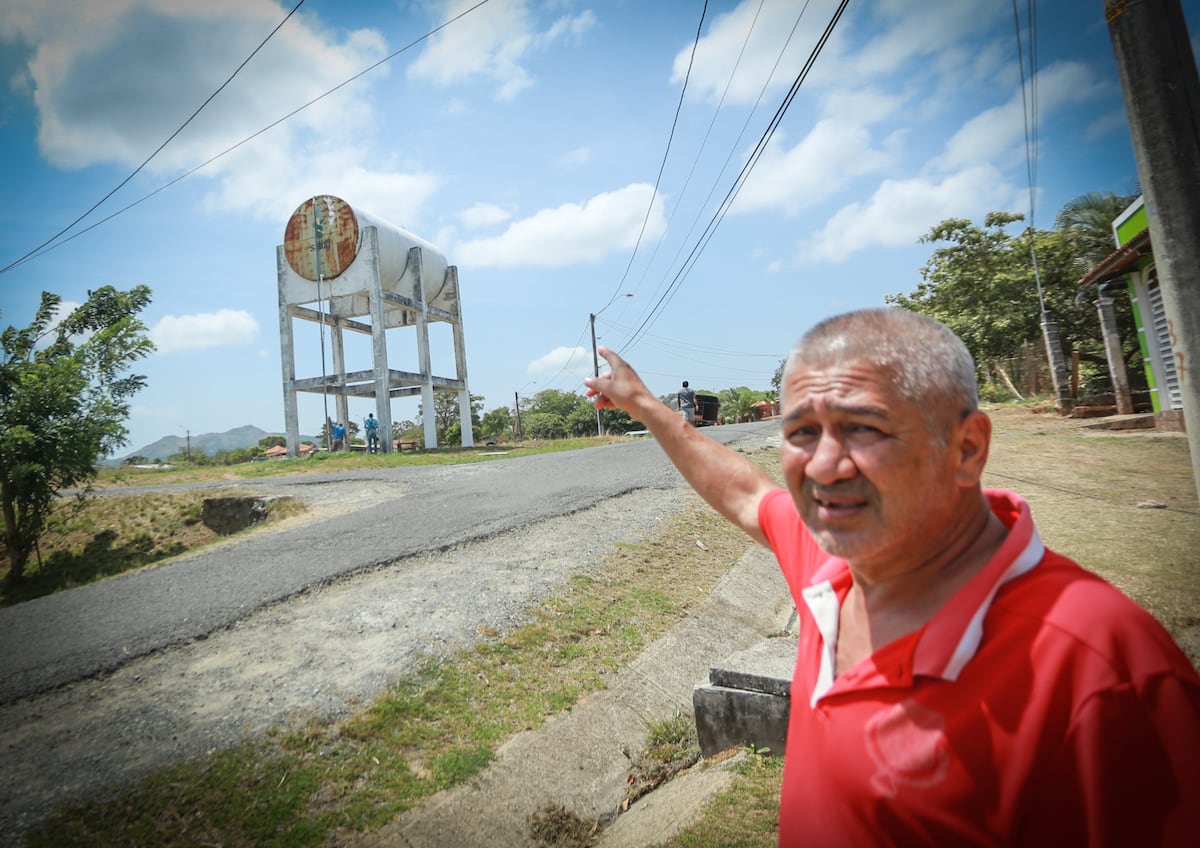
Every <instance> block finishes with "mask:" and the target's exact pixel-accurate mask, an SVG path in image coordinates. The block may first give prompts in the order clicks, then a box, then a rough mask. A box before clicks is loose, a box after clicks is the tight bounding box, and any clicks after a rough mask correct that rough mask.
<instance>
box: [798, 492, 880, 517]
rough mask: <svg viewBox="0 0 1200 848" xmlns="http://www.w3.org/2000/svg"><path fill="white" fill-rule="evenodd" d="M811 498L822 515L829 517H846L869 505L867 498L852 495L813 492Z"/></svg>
mask: <svg viewBox="0 0 1200 848" xmlns="http://www.w3.org/2000/svg"><path fill="white" fill-rule="evenodd" d="M811 498H812V502H813V504H814V505H815V506H816V507H817V509H818V510H819V511H820V513H821V515H822V516H827V517H838V516H846V515H849V514H851V513H853V512H855V511H857V510H860V509H862V508H863V507H865V506H866V505H867V499H866V498H864V497H861V496H858V495H853V494H850V493H838V494H830V493H827V492H813V493H812V495H811Z"/></svg>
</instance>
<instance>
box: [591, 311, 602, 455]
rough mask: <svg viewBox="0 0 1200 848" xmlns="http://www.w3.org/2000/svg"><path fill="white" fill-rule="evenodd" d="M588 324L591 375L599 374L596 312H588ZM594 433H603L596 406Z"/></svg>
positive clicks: (597, 375)
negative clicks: (590, 336)
mask: <svg viewBox="0 0 1200 848" xmlns="http://www.w3.org/2000/svg"><path fill="white" fill-rule="evenodd" d="M588 324H590V325H591V327H592V376H593V377H599V376H600V356H599V354H598V353H597V352H596V313H594V312H591V313H588ZM596 435H597V436H603V435H604V422H603V420H602V419H601V418H600V408H599V407H597V408H596Z"/></svg>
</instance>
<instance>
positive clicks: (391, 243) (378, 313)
mask: <svg viewBox="0 0 1200 848" xmlns="http://www.w3.org/2000/svg"><path fill="white" fill-rule="evenodd" d="M275 253H276V264H277V265H278V269H279V346H280V360H281V362H282V366H283V402H284V422H285V426H286V429H287V447H288V454H289V455H290V456H296V454H297V450H298V448H299V442H300V420H299V412H298V408H297V403H296V397H297V396H296V393H297V392H313V393H316V394H323V395H333V396H334V397H335V398H336V404H337V414H336V416H335V420H338V421H342V422H347V421H348V420H349V417H350V416H349V411H348V406H349V403H348V398H351V397H370V398H374V399H375V417H376V418H378V419H379V430H380V444H381V446H382V447H383V449H384V450H385V451H391V450H392V439H391V433H392V405H391V403H390V400H391V399H392V398H395V397H408V396H412V395H416V394H420V395H421V407H422V411H423V421H424V425H425V446H426V447H437V426H436V420H435V418H434V403H433V393H434V391H435V390H437V391H455V392H457V393H458V408H459V416H460V419H459V420H460V421H461V425H462V443H463V445H464V446H465V447H470V446H471V445H473V444H474V439H473V437H472V433H471V394H470V392H469V391H468V389H467V356H466V345H465V342H464V340H463V328H462V310H461V308H460V303H459V293H458V269H457V268H455V267H454V266H453V265H448V264H447V263H446V257H445V256H443V255H442V253H441V252H440V251H439V250H438V249H437V248H436V247H434V246H433V245H431V244H429V243H428V242H425V241H423V240H421V239H419V238H417V237H416V236H414V235H413V234H412V233H409V232H407V231H405V230H403V229H401V228H400V227H397V226H396V225H395V224H391V223H388V222H387V221H384V220H382V219H381V218H376V217H374V216H372V215H369V214H368V213H366V212H364V211H363V210H361V209H354V208H352V207H351V206H350V204H348V203H347V202H346V201H344V200H342V199H341V198H338V197H333V196H332V195H327V194H325V195H319V196H317V197H313V198H310V199H309V200H306V201H304V203H302V204H300V206H299V207H298V208H297V209H296V211H295V212H293V213H292V217H291V218H289V219H288V223H287V229H286V230H285V231H284V236H283V244H281V245H279V246H278V247H277V248H276V249H275ZM297 319H298V320H301V321H312V322H314V323H316V324H318V329H319V331H320V333H321V339H322V353H321V363H322V373H321V374H320V375H319V376H312V377H297V376H296V359H295V341H294V335H293V321H295V320H297ZM430 321H444V322H446V323H448V324H450V325H451V327H452V328H453V334H454V362H455V370H456V372H457V373H456V374H455V376H454V377H440V376H437V375H435V374H434V373H433V371H432V368H431V366H430V354H429V322H430ZM326 328H328V329H329V330H330V337H331V344H330V351H331V354H332V363H331V365H332V367H331V369H330V370H327V369H326V366H325V363H326V359H325V351H324V338H325V335H324V334H325V330H326ZM409 328H414V329H415V331H416V336H417V351H416V353H417V366H416V370H415V371H405V370H398V369H395V368H392V367H390V364H389V359H388V331H389V330H407V329H409ZM346 331H350V332H353V333H363V334H366V335H369V336H370V337H371V350H372V354H373V357H372V360H373V361H372V362H371V367H369V368H362V369H359V370H347V367H346V355H345V344H344V335H343V334H344V333H345V332H346ZM364 364H365V363H364Z"/></svg>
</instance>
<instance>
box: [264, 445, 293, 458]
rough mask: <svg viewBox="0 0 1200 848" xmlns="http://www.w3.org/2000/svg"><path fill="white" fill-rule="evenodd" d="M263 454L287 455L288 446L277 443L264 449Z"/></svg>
mask: <svg viewBox="0 0 1200 848" xmlns="http://www.w3.org/2000/svg"><path fill="white" fill-rule="evenodd" d="M263 456H287V448H285V447H284V446H283V445H275V446H274V447H269V448H267V449H266V450H265V451H263Z"/></svg>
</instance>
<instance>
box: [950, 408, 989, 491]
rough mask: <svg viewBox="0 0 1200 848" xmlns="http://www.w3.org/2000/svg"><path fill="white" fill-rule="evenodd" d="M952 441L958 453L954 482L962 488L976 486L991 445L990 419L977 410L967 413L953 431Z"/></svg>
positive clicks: (980, 478) (981, 476) (981, 477)
mask: <svg viewBox="0 0 1200 848" xmlns="http://www.w3.org/2000/svg"><path fill="white" fill-rule="evenodd" d="M954 439H955V445H954V446H955V447H956V448H957V451H958V468H957V470H956V472H955V480H956V481H957V482H958V484H959V485H960V486H962V487H964V488H971V487H974V486H978V485H979V484H980V481H981V480H982V479H983V469H984V466H986V465H987V459H988V448H989V447H990V446H991V443H992V419H990V418H988V416H987V414H986V413H984V412H981V411H980V410H978V409H977V410H975V411H974V412H968V413H967V415H966V417H964V418H963V420H962V421H961V422H959V425H958V426H957V427H956V428H955V429H954Z"/></svg>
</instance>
